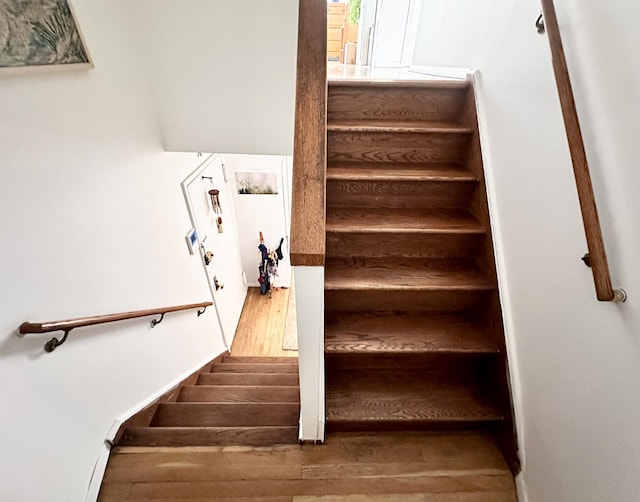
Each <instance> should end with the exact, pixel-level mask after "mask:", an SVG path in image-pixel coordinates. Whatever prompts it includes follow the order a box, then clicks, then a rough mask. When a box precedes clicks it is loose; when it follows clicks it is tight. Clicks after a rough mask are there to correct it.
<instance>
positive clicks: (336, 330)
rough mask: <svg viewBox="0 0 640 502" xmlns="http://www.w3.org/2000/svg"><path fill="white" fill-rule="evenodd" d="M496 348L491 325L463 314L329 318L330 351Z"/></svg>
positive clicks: (365, 314)
mask: <svg viewBox="0 0 640 502" xmlns="http://www.w3.org/2000/svg"><path fill="white" fill-rule="evenodd" d="M496 352H498V345H497V344H496V342H495V341H494V340H493V339H492V337H491V336H490V335H489V333H488V332H487V328H486V327H485V326H484V325H482V324H481V323H480V322H478V321H477V320H475V319H473V318H471V317H469V316H464V315H461V314H457V315H454V314H451V313H439V314H438V313H435V314H425V313H406V312H375V313H372V312H331V313H330V315H328V316H327V318H326V320H325V353H326V354H327V355H330V354H349V355H354V356H357V355H360V354H432V353H435V354H443V353H451V354H474V353H478V354H483V353H489V354H490V353H496Z"/></svg>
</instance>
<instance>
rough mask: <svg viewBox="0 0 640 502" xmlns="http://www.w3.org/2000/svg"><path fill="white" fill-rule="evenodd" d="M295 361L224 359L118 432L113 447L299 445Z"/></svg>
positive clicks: (226, 356) (193, 376)
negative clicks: (297, 443)
mask: <svg viewBox="0 0 640 502" xmlns="http://www.w3.org/2000/svg"><path fill="white" fill-rule="evenodd" d="M299 413H300V391H299V388H298V360H297V358H291V357H234V356H230V355H224V356H222V357H220V358H219V359H218V360H214V361H213V362H212V363H210V364H207V365H205V366H204V367H203V368H202V369H201V370H199V371H198V372H197V373H195V374H194V375H192V376H191V377H189V378H188V379H187V381H185V382H183V384H182V385H180V387H179V388H177V389H176V390H175V391H173V392H170V393H169V394H167V395H166V396H165V397H164V398H163V399H160V401H159V402H157V403H155V404H154V405H152V406H151V407H150V408H148V409H146V410H143V412H141V413H138V414H137V415H135V416H134V417H133V418H132V419H130V420H129V421H128V422H127V423H125V424H124V426H123V427H122V428H121V430H120V431H119V433H118V435H117V436H116V441H115V443H116V445H118V446H214V445H249V446H261V445H265V446H272V445H275V444H295V443H296V442H297V440H298V418H299Z"/></svg>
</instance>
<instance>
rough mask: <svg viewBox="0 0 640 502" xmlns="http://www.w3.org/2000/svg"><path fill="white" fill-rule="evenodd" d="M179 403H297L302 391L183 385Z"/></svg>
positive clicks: (268, 387)
mask: <svg viewBox="0 0 640 502" xmlns="http://www.w3.org/2000/svg"><path fill="white" fill-rule="evenodd" d="M178 401H179V402H191V403H193V402H207V403H260V402H269V403H297V402H299V401H300V391H299V390H298V388H297V387H294V386H275V385H268V386H264V385H263V386H258V385H250V386H249V385H202V384H198V385H183V386H182V387H181V389H180V394H179V395H178Z"/></svg>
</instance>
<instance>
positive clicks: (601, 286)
mask: <svg viewBox="0 0 640 502" xmlns="http://www.w3.org/2000/svg"><path fill="white" fill-rule="evenodd" d="M541 2H542V12H543V17H544V27H545V29H546V32H547V34H548V36H549V44H550V45H551V57H552V61H553V71H554V73H555V78H556V86H557V88H558V95H559V97H560V106H561V108H562V116H563V118H564V125H565V129H566V133H567V140H568V142H569V151H570V153H571V160H572V162H573V173H574V176H575V179H576V187H577V189H578V199H579V201H580V210H581V212H582V222H583V225H584V231H585V234H586V238H587V247H588V249H589V258H590V262H591V270H592V272H593V280H594V282H595V287H596V296H597V298H598V300H600V301H615V302H621V301H622V302H623V301H625V300H626V298H627V295H626V293H625V291H624V290H623V289H613V287H612V285H611V275H610V273H609V264H608V263H607V254H606V252H605V248H604V240H603V238H602V230H601V228H600V220H599V218H598V209H597V207H596V199H595V196H594V193H593V186H592V184H591V175H590V173H589V164H588V162H587V154H586V152H585V148H584V140H583V138H582V131H581V129H580V122H579V120H578V112H577V110H576V104H575V100H574V96H573V89H572V87H571V79H570V78H569V69H568V67H567V60H566V58H565V54H564V48H563V46H562V39H561V37H560V29H559V27H558V19H557V17H556V11H555V8H554V5H553V0H541ZM536 26H537V27H538V30H539V32H540V27H539V23H536Z"/></svg>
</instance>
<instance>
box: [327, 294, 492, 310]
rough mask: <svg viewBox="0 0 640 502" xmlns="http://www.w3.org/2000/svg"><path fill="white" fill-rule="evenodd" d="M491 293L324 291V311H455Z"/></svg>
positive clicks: (478, 302)
mask: <svg viewBox="0 0 640 502" xmlns="http://www.w3.org/2000/svg"><path fill="white" fill-rule="evenodd" d="M487 296H488V291H482V290H479V291H475V290H473V291H467V290H436V291H410V290H396V291H383V290H325V293H324V302H325V310H326V311H332V310H344V311H359V312H370V311H386V310H399V311H406V312H452V311H458V310H472V309H474V308H475V307H477V306H478V305H479V304H481V303H483V302H485V300H486V298H487Z"/></svg>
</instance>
